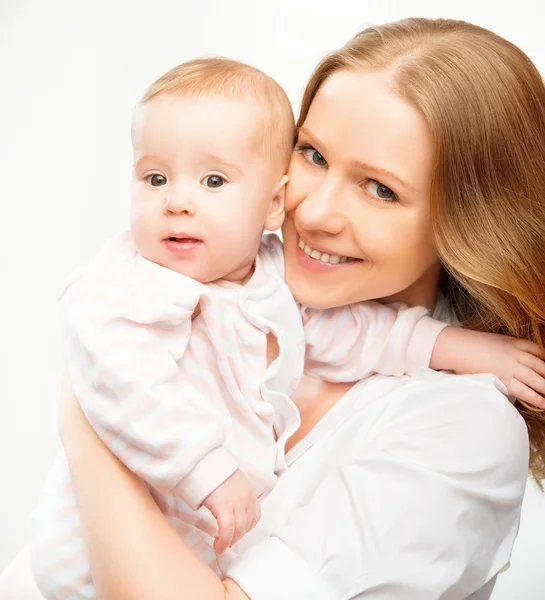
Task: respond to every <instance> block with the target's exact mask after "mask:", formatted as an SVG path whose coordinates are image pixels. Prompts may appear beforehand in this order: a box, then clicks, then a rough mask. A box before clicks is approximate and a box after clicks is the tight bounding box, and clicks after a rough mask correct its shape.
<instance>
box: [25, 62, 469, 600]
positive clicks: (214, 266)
mask: <svg viewBox="0 0 545 600" xmlns="http://www.w3.org/2000/svg"><path fill="white" fill-rule="evenodd" d="M132 141H133V149H134V177H133V182H132V208H131V228H130V233H126V234H123V235H121V236H119V237H117V238H116V239H114V240H112V241H111V242H110V243H108V244H107V245H106V247H105V248H104V249H103V250H102V251H101V253H100V254H99V255H98V256H97V257H96V258H95V259H94V261H93V262H92V263H91V264H90V265H89V266H88V267H86V268H85V269H81V270H80V271H78V272H77V273H76V274H74V275H73V276H72V278H71V280H70V281H69V282H68V284H67V286H66V288H65V290H64V292H63V294H62V296H61V301H60V302H61V312H62V317H63V323H64V329H65V334H66V342H67V367H68V372H69V375H70V379H71V381H72V384H73V386H74V389H75V392H76V395H77V396H78V399H79V401H80V402H81V405H82V407H83V409H84V411H85V413H86V415H87V418H88V419H89V421H90V422H91V424H92V425H93V427H94V428H95V430H96V431H97V433H98V434H99V435H100V437H101V438H102V440H103V441H104V443H105V444H106V445H107V446H108V447H109V448H110V449H111V450H112V451H113V452H114V453H115V454H116V455H117V456H118V457H119V458H120V459H121V460H122V461H123V462H124V463H125V464H126V465H127V466H128V467H129V468H130V469H131V470H132V471H134V472H135V473H137V474H138V475H139V476H140V477H141V478H142V479H144V480H145V481H146V482H147V484H148V485H149V486H150V489H151V491H152V493H153V495H154V498H155V500H156V502H157V503H158V505H159V507H160V508H161V509H162V511H163V512H164V513H165V515H166V516H167V518H168V519H169V522H170V523H171V524H172V526H173V527H174V528H176V530H177V531H178V532H179V533H180V535H182V536H183V537H184V539H185V541H186V542H187V543H188V544H189V545H190V546H191V547H192V548H193V550H194V551H195V552H197V553H198V554H199V555H200V556H201V557H202V558H203V559H204V560H205V561H206V562H208V563H209V564H210V565H211V566H212V568H214V569H215V570H216V571H217V572H218V573H221V569H220V567H221V564H220V562H219V558H218V555H221V554H222V553H223V552H224V551H226V550H227V548H229V547H230V546H232V545H233V544H234V543H235V542H236V541H237V540H238V539H240V537H242V535H244V534H245V533H246V532H247V531H249V530H250V529H252V527H253V526H254V525H255V524H256V522H257V521H258V520H259V517H260V505H259V500H258V498H259V497H260V496H261V495H263V494H265V493H266V492H268V491H269V490H270V489H271V488H272V487H273V486H274V485H275V482H276V480H277V477H278V476H279V475H281V474H282V472H283V471H284V470H285V469H286V462H285V459H284V448H285V444H286V441H287V440H288V439H289V437H290V436H291V435H292V434H293V433H295V432H296V431H297V429H298V428H299V424H300V421H299V413H298V411H297V408H296V407H295V405H294V404H293V402H292V401H291V400H290V395H291V394H292V392H293V391H294V389H295V387H296V386H297V384H298V382H299V380H300V378H301V376H302V373H303V368H304V365H305V360H306V365H307V370H308V371H310V372H314V373H315V374H316V375H317V376H319V377H321V378H323V379H328V380H330V381H355V380H358V379H362V378H364V377H366V376H368V375H369V374H371V373H374V372H379V373H383V374H385V375H401V374H403V373H410V372H412V371H413V370H414V369H416V368H418V367H428V366H430V360H431V357H432V354H433V355H434V356H435V357H436V359H437V357H439V356H443V355H445V353H446V354H447V355H448V356H450V353H451V352H456V351H459V350H460V348H465V342H464V343H463V344H462V343H461V338H460V337H459V336H458V335H456V336H454V337H452V338H449V337H448V336H443V335H441V336H439V334H440V332H441V331H442V330H443V328H444V327H445V325H444V324H442V323H439V322H437V321H434V320H432V319H430V318H429V317H428V316H427V311H426V310H425V309H424V308H420V307H419V308H410V309H406V308H402V307H401V308H399V310H395V309H394V308H392V307H391V306H383V305H380V304H378V303H372V302H369V303H362V304H358V305H353V306H350V307H342V308H338V309H334V310H329V311H320V310H312V309H309V308H306V307H300V306H298V305H297V304H296V302H295V301H294V299H293V297H292V296H291V294H290V291H289V289H288V288H287V286H286V284H285V283H284V280H283V276H284V266H283V253H282V245H281V242H280V240H279V239H278V238H277V237H276V236H274V235H268V236H265V237H263V232H264V230H265V229H267V230H271V231H274V230H277V229H278V228H279V227H280V226H281V225H282V221H283V218H284V193H285V187H286V183H287V181H288V176H287V175H286V171H287V166H288V162H289V158H290V155H291V152H292V148H293V141H294V120H293V114H292V110H291V106H290V103H289V100H288V98H287V96H286V95H285V93H284V91H283V90H282V88H281V87H280V86H279V85H278V84H277V83H276V82H275V81H273V80H272V79H271V78H269V77H268V76H266V75H265V74H263V73H262V72H260V71H258V70H256V69H254V68H252V67H250V66H248V65H244V64H241V63H238V62H235V61H230V60H226V59H200V60H195V61H191V62H189V63H185V64H183V65H181V66H179V67H176V68H174V69H172V70H171V71H169V72H168V73H166V74H165V75H164V76H163V77H161V78H160V79H159V80H157V81H156V82H155V83H154V84H152V86H151V87H150V88H149V90H148V91H147V93H146V94H145V96H144V98H143V99H142V100H141V101H140V103H139V104H138V105H137V107H136V109H135V112H134V119H133V127H132ZM448 329H452V328H448ZM468 333H471V332H468ZM438 338H439V339H438ZM436 342H437V344H436ZM305 348H306V357H305ZM451 348H452V349H451ZM445 362H446V363H447V364H445V365H444V366H445V367H448V366H449V364H448V359H447V360H446V361H445ZM438 364H439V363H438V362H437V360H436V361H435V364H434V365H432V366H436V367H437V366H438ZM441 367H443V365H442V364H441ZM104 493H106V494H107V493H108V490H104ZM35 523H36V534H35V538H34V544H33V552H32V554H33V569H34V574H35V577H36V581H37V584H38V586H39V588H40V590H41V592H42V594H44V596H45V597H46V598H48V599H56V600H63V599H72V600H73V599H94V598H96V593H95V589H94V586H93V583H92V578H91V575H90V572H89V568H88V564H87V559H86V553H85V548H84V541H83V538H82V536H81V533H80V525H79V519H78V515H77V510H76V504H75V499H74V495H73V491H72V488H71V484H70V478H69V474H68V469H67V466H66V463H65V462H64V460H59V462H58V463H57V464H56V466H55V467H54V469H53V472H52V473H51V475H50V477H49V480H48V483H47V485H46V488H45V491H44V497H43V498H42V501H41V503H40V505H39V507H38V508H37V510H36V512H35ZM227 552H228V553H229V552H230V553H232V552H234V550H232V549H230V550H228V551H227Z"/></svg>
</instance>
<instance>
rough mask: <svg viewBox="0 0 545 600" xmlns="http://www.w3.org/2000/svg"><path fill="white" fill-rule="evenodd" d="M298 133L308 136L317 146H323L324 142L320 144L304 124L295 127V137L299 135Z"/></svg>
mask: <svg viewBox="0 0 545 600" xmlns="http://www.w3.org/2000/svg"><path fill="white" fill-rule="evenodd" d="M300 133H302V134H304V135H306V136H307V137H309V138H310V139H311V140H312V142H313V143H315V144H316V145H317V146H320V147H323V146H324V144H322V143H321V142H320V140H319V139H318V138H317V137H316V136H315V135H313V134H312V133H311V132H310V131H309V130H308V129H307V128H306V127H305V126H304V125H301V127H298V128H297V137H299V134H300Z"/></svg>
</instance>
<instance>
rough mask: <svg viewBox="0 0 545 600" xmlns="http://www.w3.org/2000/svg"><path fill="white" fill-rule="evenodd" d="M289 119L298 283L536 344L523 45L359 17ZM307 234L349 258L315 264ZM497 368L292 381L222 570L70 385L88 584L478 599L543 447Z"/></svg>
mask: <svg viewBox="0 0 545 600" xmlns="http://www.w3.org/2000/svg"><path fill="white" fill-rule="evenodd" d="M298 126H299V138H298V142H297V147H296V149H295V152H294V156H293V159H292V162H291V166H290V178H291V179H290V186H289V190H288V197H287V209H288V211H289V212H288V216H287V219H286V223H285V225H284V229H283V233H284V240H285V253H286V278H287V281H288V284H289V286H290V288H291V289H292V291H293V293H294V295H295V297H296V298H297V300H299V301H300V302H302V303H303V304H308V305H311V306H315V307H321V308H325V307H333V306H339V305H344V304H349V303H353V302H359V301H363V300H368V299H371V298H380V299H382V300H383V301H387V302H390V301H403V302H405V303H406V304H408V305H417V304H418V305H427V306H429V307H430V309H432V310H434V314H435V316H436V317H439V318H451V319H453V320H454V318H455V317H457V318H458V320H459V321H461V322H462V323H463V324H464V325H466V326H470V327H472V328H475V329H481V330H485V331H492V332H502V333H509V334H510V335H514V336H517V337H523V338H526V339H529V340H532V341H534V342H536V343H538V344H539V345H540V347H542V348H543V347H544V346H545V305H544V302H543V290H544V289H545V260H544V258H543V252H542V248H543V247H544V245H545V200H544V199H543V196H542V191H543V190H544V189H545V165H544V164H543V161H542V150H543V147H544V142H545V89H544V86H543V82H542V81H541V78H540V76H539V74H538V73H537V71H536V70H535V68H534V67H533V65H532V64H531V63H530V62H529V60H528V59H527V58H526V56H525V55H524V54H523V53H522V52H521V51H520V50H518V49H517V48H515V47H514V46H512V45H511V44H509V43H508V42H506V41H505V40H502V39H501V38H499V37H497V36H495V35H494V34H492V33H490V32H488V31H485V30H483V29H480V28H477V27H474V26H471V25H468V24H465V23H461V22H453V21H428V20H420V19H412V20H407V21H402V22H399V23H394V24H391V25H385V26H381V27H377V28H371V29H367V30H365V31H363V32H362V33H361V34H360V35H358V36H357V37H356V38H355V39H354V40H352V41H351V42H349V43H348V44H347V45H346V46H345V47H344V48H342V49H341V50H339V51H337V52H334V53H333V54H331V55H330V56H329V57H326V58H325V59H324V60H323V61H322V62H321V63H320V65H319V66H318V67H317V69H316V71H315V73H314V74H313V76H312V78H311V80H310V82H309V84H308V86H307V89H306V92H305V95H304V98H303V105H302V110H301V115H300V118H299V123H298ZM301 241H302V242H304V244H305V247H306V246H309V247H310V248H311V249H313V250H316V251H318V254H317V255H315V256H317V257H318V256H319V255H320V253H322V252H327V253H328V254H337V255H340V256H349V257H352V258H355V259H356V260H355V261H350V262H347V263H342V264H339V265H336V266H332V265H327V264H323V263H322V262H320V261H319V260H316V259H314V258H311V257H310V256H308V255H307V254H305V252H303V251H302V250H301V248H300V243H301ZM468 351H470V349H468ZM495 385H496V384H495V380H494V379H493V378H492V377H490V376H471V377H467V376H464V377H462V376H456V375H448V374H443V373H434V372H431V371H423V372H420V373H417V374H416V375H414V376H413V377H411V378H405V377H403V378H402V377H399V378H385V377H379V376H375V377H372V378H370V379H368V380H366V381H362V382H359V383H357V384H355V385H354V386H353V387H350V385H340V384H338V385H337V384H331V383H327V382H320V381H316V380H312V379H310V378H308V377H307V378H305V379H304V381H303V382H302V383H301V386H300V388H299V390H298V392H297V396H296V398H295V401H296V402H297V405H298V407H299V409H300V412H301V415H302V426H301V429H300V430H299V432H297V434H296V435H295V436H294V437H293V438H292V439H291V440H290V447H289V449H288V454H287V459H288V461H289V463H290V469H289V470H288V472H287V473H286V474H285V475H284V476H282V478H281V479H280V481H279V482H278V485H277V486H276V488H275V489H274V490H273V491H272V492H271V493H270V495H269V496H268V497H267V498H265V499H264V501H263V507H262V509H263V516H262V519H261V522H260V523H259V524H258V526H257V527H256V529H255V530H254V531H252V532H251V533H250V534H248V535H247V536H246V537H245V538H244V539H243V540H242V541H241V542H239V544H237V545H236V546H235V548H234V549H235V551H236V553H237V557H236V558H234V559H232V560H227V559H221V558H220V559H219V562H220V565H221V566H222V569H223V572H224V573H225V575H226V578H225V579H224V580H223V581H220V580H219V579H218V578H217V577H216V575H215V574H214V573H213V572H212V571H211V570H209V569H208V567H207V566H205V565H204V564H203V563H201V562H200V561H199V559H198V558H196V557H195V556H194V555H193V554H192V552H191V550H190V549H189V548H187V547H186V546H184V544H183V543H182V542H181V540H180V539H179V537H178V536H177V535H176V533H175V531H174V530H173V529H172V528H171V526H170V525H169V524H168V523H167V522H166V520H165V519H164V517H163V515H162V514H161V513H160V512H159V510H158V508H157V507H156V505H155V503H154V502H153V499H152V497H151V495H150V493H149V491H148V490H147V488H146V487H145V486H144V485H143V484H142V483H141V482H139V481H138V480H137V479H136V478H135V477H134V476H133V475H132V474H131V473H130V472H128V471H127V470H126V469H125V468H124V467H123V466H122V465H121V464H120V463H118V462H117V460H116V459H115V458H114V457H113V456H112V455H111V454H110V453H109V451H108V450H107V449H106V448H105V447H104V446H102V445H101V443H100V441H99V440H98V439H97V438H96V436H95V435H94V432H93V431H92V429H91V428H90V427H89V425H88V424H87V422H86V421H85V419H84V418H83V417H82V414H81V412H80V411H79V408H78V406H77V403H76V401H75V399H74V398H73V395H72V394H71V391H70V388H69V386H68V385H67V388H66V390H65V392H64V394H63V396H64V401H65V409H64V412H63V418H62V424H61V437H62V440H63V444H64V447H65V451H66V454H67V457H68V461H69V464H70V468H71V473H72V479H73V482H74V485H75V488H76V493H77V496H78V506H79V508H80V512H81V518H82V522H83V526H84V529H85V531H86V539H87V542H88V549H89V554H90V558H91V567H92V571H93V576H94V579H95V584H96V586H97V589H98V590H99V597H100V598H101V599H104V600H112V599H115V600H125V599H126V598H127V599H129V598H130V599H131V600H139V599H140V598H142V599H144V598H145V599H146V600H147V599H148V598H150V597H151V598H161V599H165V600H168V599H170V598H172V599H176V600H180V599H183V598H206V599H207V600H214V599H215V598H218V599H220V598H229V599H230V600H247V599H248V598H249V599H250V600H265V599H266V600H269V599H272V598H283V599H291V598H293V599H294V600H295V599H297V600H302V599H306V598H308V599H310V598H312V599H313V600H315V599H321V598H323V599H329V598H331V599H333V598H335V599H337V598H346V599H349V598H360V597H369V598H373V599H377V600H379V599H393V598H395V599H396V600H397V599H401V598H408V599H409V598H410V599H414V598H418V599H419V600H425V599H437V598H447V597H448V598H468V597H470V598H472V599H479V600H480V599H482V598H488V597H489V596H490V594H491V591H492V588H493V586H494V582H495V579H496V576H497V574H498V573H499V572H500V571H501V570H502V569H503V568H504V567H505V566H506V565H507V563H508V561H509V556H510V552H511V548H512V545H513V542H514V539H515V536H516V532H517V528H518V522H519V512H520V506H521V502H522V495H523V491H524V486H525V480H526V469H527V465H528V449H529V448H530V455H531V458H530V465H531V469H532V472H533V474H534V476H535V477H536V478H538V479H539V478H541V477H543V473H544V462H543V451H544V449H545V423H544V417H543V415H542V413H540V412H537V411H534V410H532V409H530V408H527V407H525V406H519V407H518V408H519V412H518V413H517V411H516V410H515V408H514V407H513V406H512V405H511V404H510V403H509V402H508V400H507V399H506V398H505V397H504V396H503V395H502V393H501V391H499V390H498V389H496V387H495ZM540 391H541V392H542V393H543V392H545V390H540ZM529 399H530V400H533V401H535V403H536V404H537V403H538V402H540V398H537V397H534V398H529ZM521 415H522V417H523V418H524V419H525V421H526V424H525V423H524V421H523V418H521ZM528 436H529V438H530V440H528ZM529 441H530V443H529ZM105 490H107V492H106V493H104V492H105Z"/></svg>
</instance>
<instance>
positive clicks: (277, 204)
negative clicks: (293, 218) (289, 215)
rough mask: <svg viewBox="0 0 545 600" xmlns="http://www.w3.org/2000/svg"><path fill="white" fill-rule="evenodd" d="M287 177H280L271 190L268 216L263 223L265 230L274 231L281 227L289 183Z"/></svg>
mask: <svg viewBox="0 0 545 600" xmlns="http://www.w3.org/2000/svg"><path fill="white" fill-rule="evenodd" d="M289 178H290V177H289V175H282V177H281V179H280V181H279V182H278V184H277V185H276V187H275V188H274V190H273V196H272V200H271V205H270V208H269V214H268V215H267V220H266V221H265V229H268V230H269V231H276V230H277V229H280V227H282V223H283V222H284V216H285V214H286V213H285V210H284V200H285V198H286V184H287V183H288V181H289Z"/></svg>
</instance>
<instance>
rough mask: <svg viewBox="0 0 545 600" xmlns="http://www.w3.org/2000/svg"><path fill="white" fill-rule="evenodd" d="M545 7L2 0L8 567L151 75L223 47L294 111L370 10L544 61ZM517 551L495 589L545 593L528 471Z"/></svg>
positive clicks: (0, 185)
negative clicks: (63, 293) (66, 282)
mask: <svg viewBox="0 0 545 600" xmlns="http://www.w3.org/2000/svg"><path fill="white" fill-rule="evenodd" d="M544 6H545V4H544V3H543V0H518V1H517V2H516V3H511V2H509V3H507V2H506V3H505V4H501V3H498V2H497V1H494V2H492V1H489V2H477V1H466V0H463V1H461V0H457V1H452V2H439V1H437V0H436V1H423V0H422V1H418V0H406V1H402V0H399V1H397V2H395V1H385V0H380V1H379V0H374V1H373V0H369V1H366V0H353V1H348V0H344V1H343V0H334V1H328V2H322V1H318V0H312V1H296V2H293V1H291V2H290V1H289V0H276V1H274V2H272V3H265V2H259V1H255V2H250V1H242V0H239V1H236V2H228V1H223V0H191V1H190V2H188V1H187V0H178V1H176V0H153V1H152V0H147V1H137V0H133V1H131V2H129V1H128V0H127V1H124V0H109V1H105V0H95V1H94V2H91V1H89V2H85V1H82V0H64V1H63V0H49V1H48V2H44V1H43V0H0V286H1V287H0V290H1V294H0V319H1V321H0V322H1V325H0V382H1V385H2V387H1V392H0V475H1V479H0V481H1V483H0V571H1V570H2V569H3V568H4V567H5V566H6V565H7V564H8V562H9V561H10V560H11V558H12V557H13V556H14V555H15V553H16V552H17V551H18V550H19V549H20V548H21V547H22V546H23V545H24V544H25V542H26V540H27V536H28V517H29V513H30V511H31V509H32V507H33V505H34V503H35V501H36V499H37V495H38V493H39V490H40V487H41V485H42V483H43V481H44V478H45V476H46V473H47V470H48V467H49V465H50V464H51V462H52V460H53V457H54V455H55V452H56V451H57V450H58V442H57V440H56V435H55V411H56V403H57V394H58V388H59V378H60V374H61V365H62V348H61V343H60V337H59V328H58V323H57V321H58V311H57V305H56V295H57V293H58V291H59V289H60V286H61V284H62V281H63V279H64V278H65V276H66V275H67V274H68V272H69V271H70V270H71V269H72V268H73V267H75V266H76V265H77V264H79V263H80V262H82V261H83V260H86V259H88V258H90V257H91V256H92V255H93V254H94V253H95V252H96V251H97V250H98V249H99V247H100V245H101V244H102V243H103V242H104V241H105V240H106V239H107V238H108V237H109V236H110V235H112V234H114V233H115V232H117V231H119V230H120V229H122V228H123V227H125V225H126V222H127V207H128V181H129V173H130V162H131V155H130V143H129V125H130V116H131V108H132V106H133V104H134V103H135V102H136V101H137V99H138V98H139V96H140V95H141V94H142V93H143V91H144V89H145V87H146V86H147V85H148V84H149V83H151V81H153V80H154V79H155V78H156V77H158V76H159V75H160V74H161V73H163V72H164V71H166V70H167V69H169V68H170V67H172V66H174V65H176V64H178V63H180V62H183V61H185V60H187V59H190V58H193V57H195V56H197V55H203V54H221V55H227V56H230V57H232V58H236V59H240V60H243V61H246V62H250V63H252V64H255V65H256V66H258V67H260V68H262V69H263V70H265V71H267V72H268V73H269V74H271V75H272V76H273V77H275V78H276V79H277V80H278V81H279V82H280V83H281V84H282V85H284V87H285V88H286V90H287V91H288V93H289V96H290V98H291V100H292V102H293V105H294V108H295V110H296V112H297V107H298V103H299V100H300V96H301V92H302V88H303V85H304V83H305V81H306V79H307V77H308V75H309V74H310V71H311V69H312V68H313V67H314V66H315V64H316V63H317V61H318V60H319V59H320V58H321V57H322V56H323V55H324V54H325V53H326V52H327V51H329V50H332V49H333V48H335V47H337V46H339V45H342V44H343V43H344V42H345V41H347V39H348V38H349V37H350V36H352V35H353V34H355V33H356V32H357V31H358V30H359V29H360V28H361V27H362V26H364V25H367V24H371V23H381V22H385V21H391V20H395V19H399V18H402V17H406V16H426V17H454V18H462V19H465V20H468V21H473V22H474V23H477V24H480V25H484V26H485V27H488V28H489V29H492V30H494V31H496V32H497V33H499V34H501V35H503V36H504V37H506V38H508V39H509V40H511V41H513V42H515V43H516V44H518V45H519V46H521V47H522V48H523V50H525V51H526V52H527V53H528V54H529V56H530V57H531V58H532V59H533V60H534V62H535V63H536V64H537V66H538V67H539V68H540V70H541V71H542V72H544V73H545V34H544V31H545V19H544V17H545V8H544ZM544 160H545V154H544ZM544 192H545V191H544ZM104 492H105V493H108V492H107V490H104ZM400 492H402V490H400ZM512 563H513V564H512V568H511V569H510V570H509V571H508V572H507V573H506V574H505V575H502V576H501V577H500V580H499V583H498V586H497V588H496V592H495V593H494V600H501V599H504V600H507V599H509V600H512V599H513V598H520V599H521V600H538V599H540V600H541V599H543V598H544V597H545V568H544V565H545V500H544V499H543V497H542V496H541V495H540V494H539V493H538V492H537V491H536V490H535V489H534V488H532V487H531V486H530V487H529V490H528V494H527V498H526V502H525V506H524V511H523V520H522V527H521V532H520V535H519V539H518V542H517V545H516V548H515V552H514V555H513V561H512Z"/></svg>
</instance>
